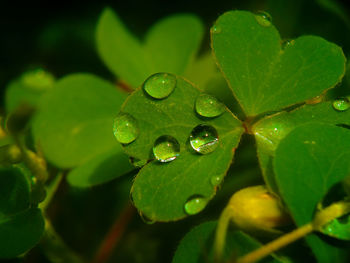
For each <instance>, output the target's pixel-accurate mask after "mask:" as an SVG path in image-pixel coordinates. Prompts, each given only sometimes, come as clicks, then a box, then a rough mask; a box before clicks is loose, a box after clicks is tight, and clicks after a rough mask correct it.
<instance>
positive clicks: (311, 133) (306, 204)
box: [273, 124, 350, 263]
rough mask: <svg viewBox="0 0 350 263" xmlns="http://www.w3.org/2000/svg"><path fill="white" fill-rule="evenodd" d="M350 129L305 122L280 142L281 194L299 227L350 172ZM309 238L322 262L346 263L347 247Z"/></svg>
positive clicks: (278, 171) (277, 161)
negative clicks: (339, 246)
mask: <svg viewBox="0 0 350 263" xmlns="http://www.w3.org/2000/svg"><path fill="white" fill-rule="evenodd" d="M349 158H350V131H348V130H347V129H344V128H340V127H336V126H332V125H327V124H306V125H302V126H299V127H297V128H296V129H294V130H293V131H291V132H290V133H289V134H288V135H287V136H286V137H285V138H284V139H283V140H282V141H281V142H280V144H279V146H278V148H277V150H276V154H275V158H274V161H273V165H274V169H275V173H276V181H277V185H278V187H279V191H280V194H281V196H282V198H283V199H284V201H285V203H286V204H287V207H288V208H289V210H290V212H291V214H292V216H293V218H294V220H295V222H296V224H297V225H298V226H301V225H304V224H306V223H309V222H311V221H312V220H313V216H314V213H315V211H316V207H317V204H318V203H319V202H320V201H321V200H322V198H323V197H324V196H325V195H326V193H327V192H328V191H329V189H330V188H331V187H332V186H333V185H335V184H336V183H338V182H340V181H342V180H343V179H344V178H345V177H346V176H347V175H348V174H349V173H350V163H349ZM306 241H307V242H308V244H309V245H310V247H311V248H312V250H313V252H314V254H315V256H316V257H317V259H318V261H319V262H321V263H322V262H331V261H334V262H345V259H344V250H342V249H340V248H338V247H336V246H335V245H333V244H331V243H328V242H326V241H323V240H322V239H320V238H319V237H318V236H317V235H310V236H308V237H307V238H306Z"/></svg>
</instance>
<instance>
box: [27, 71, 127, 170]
mask: <svg viewBox="0 0 350 263" xmlns="http://www.w3.org/2000/svg"><path fill="white" fill-rule="evenodd" d="M125 97H126V95H125V94H124V93H121V92H118V91H117V90H116V89H115V88H114V87H113V86H112V85H111V84H110V83H108V82H106V81H104V80H102V79H99V78H97V77H95V76H93V75H90V74H73V75H68V76H67V77H64V78H62V79H60V80H59V81H58V82H57V83H56V85H55V87H54V89H52V90H51V91H50V92H48V93H46V94H45V95H44V96H43V97H42V99H41V102H40V105H39V112H38V114H37V116H36V118H35V120H34V123H33V134H34V137H35V140H36V141H37V142H39V145H40V147H41V148H42V150H43V152H44V155H45V156H46V158H47V159H48V160H49V161H50V162H52V163H53V164H55V165H56V166H58V167H61V168H72V167H75V166H78V165H81V164H83V163H84V162H85V161H87V160H89V159H91V158H93V157H95V156H97V155H99V154H102V153H105V152H107V151H110V150H112V149H114V148H116V147H119V146H118V142H117V141H116V140H115V138H114V136H113V129H112V127H113V118H114V116H115V115H116V114H117V113H118V111H119V109H120V106H121V104H122V102H123V100H124V99H125Z"/></svg>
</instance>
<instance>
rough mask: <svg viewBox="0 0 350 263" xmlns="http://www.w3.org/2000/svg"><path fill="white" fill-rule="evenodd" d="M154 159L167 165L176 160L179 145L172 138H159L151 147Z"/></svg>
mask: <svg viewBox="0 0 350 263" xmlns="http://www.w3.org/2000/svg"><path fill="white" fill-rule="evenodd" d="M153 154H154V157H155V158H156V159H157V160H158V161H160V162H162V163H167V162H171V161H173V160H175V159H176V157H177V156H179V154H180V144H179V142H178V141H177V140H176V139H175V138H174V137H172V136H169V135H163V136H160V137H159V138H158V139H157V140H156V141H155V142H154V146H153Z"/></svg>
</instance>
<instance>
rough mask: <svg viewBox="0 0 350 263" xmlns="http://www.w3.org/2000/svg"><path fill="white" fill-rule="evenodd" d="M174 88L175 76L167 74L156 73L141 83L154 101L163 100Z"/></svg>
mask: <svg viewBox="0 0 350 263" xmlns="http://www.w3.org/2000/svg"><path fill="white" fill-rule="evenodd" d="M175 86H176V76H174V75H172V74H169V73H156V74H154V75H152V76H150V77H149V78H148V79H146V81H145V82H144V83H143V89H144V90H145V91H146V93H147V94H148V95H150V96H151V97H152V98H155V99H164V98H166V97H168V96H169V95H170V93H172V92H173V90H174V89H175Z"/></svg>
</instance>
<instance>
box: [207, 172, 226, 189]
mask: <svg viewBox="0 0 350 263" xmlns="http://www.w3.org/2000/svg"><path fill="white" fill-rule="evenodd" d="M223 178H224V177H223V176H222V175H214V176H212V177H211V178H210V183H211V184H212V186H214V187H216V186H218V185H219V184H221V182H222V179H223Z"/></svg>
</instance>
